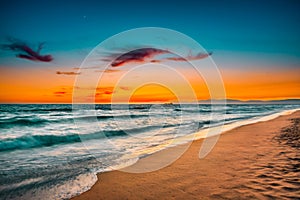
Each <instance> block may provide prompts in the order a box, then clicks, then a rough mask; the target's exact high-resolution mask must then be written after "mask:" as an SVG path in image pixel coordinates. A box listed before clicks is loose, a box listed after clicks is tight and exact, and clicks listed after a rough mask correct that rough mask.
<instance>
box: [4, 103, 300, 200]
mask: <svg viewBox="0 0 300 200" xmlns="http://www.w3.org/2000/svg"><path fill="white" fill-rule="evenodd" d="M299 108H300V105H289V104H281V105H279V104H278V105H277V104H254V105H251V104H230V105H226V106H223V105H214V106H211V105H205V104H203V105H194V104H190V105H189V104H185V105H184V106H183V105H177V104H162V105H160V104H136V105H134V104H130V105H125V104H120V105H113V106H111V105H106V104H105V105H104V104H103V105H102V104H101V105H96V106H94V107H93V106H90V105H77V106H75V107H74V105H73V106H72V105H70V104H15V105H14V104H1V105H0V163H1V164H0V199H69V198H71V197H73V196H76V195H78V194H80V193H82V192H84V191H86V190H88V189H89V188H91V186H92V185H93V184H94V183H95V182H96V181H97V177H96V173H98V172H104V171H110V170H112V169H118V168H122V167H125V166H128V165H131V164H133V163H135V162H136V161H137V160H138V159H140V158H142V157H144V156H147V155H149V154H152V153H154V152H155V151H158V150H161V149H162V148H168V147H170V146H172V145H166V146H163V147H161V146H160V145H161V144H167V143H168V142H169V141H172V140H174V139H179V140H180V138H192V137H187V136H189V135H193V134H194V133H198V134H197V135H196V138H201V137H205V135H201V134H200V133H201V131H203V130H207V129H212V128H215V127H224V130H228V129H231V128H234V127H237V126H240V125H243V124H249V123H254V122H257V121H261V120H266V119H269V118H270V116H272V117H276V116H278V115H280V114H282V113H284V112H286V111H291V110H295V109H299ZM194 138H195V137H194ZM182 142H187V140H186V139H182ZM156 147H159V148H156Z"/></svg>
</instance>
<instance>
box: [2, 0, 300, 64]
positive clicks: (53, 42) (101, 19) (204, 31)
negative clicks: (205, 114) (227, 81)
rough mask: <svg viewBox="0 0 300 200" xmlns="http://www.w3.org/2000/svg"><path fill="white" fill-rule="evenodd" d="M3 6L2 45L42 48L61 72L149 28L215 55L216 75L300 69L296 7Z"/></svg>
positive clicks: (5, 57) (6, 58) (7, 58)
mask: <svg viewBox="0 0 300 200" xmlns="http://www.w3.org/2000/svg"><path fill="white" fill-rule="evenodd" d="M1 4H2V5H1V8H0V17H1V21H0V29H1V33H0V41H1V43H5V38H6V37H7V36H13V37H15V38H18V39H21V40H24V41H27V42H29V43H32V44H36V43H38V42H41V41H45V42H46V47H45V49H44V50H43V51H45V52H46V51H48V52H51V53H53V54H54V55H56V56H57V57H58V58H65V59H61V60H62V64H66V65H67V63H68V61H67V60H70V62H71V60H73V64H70V66H71V65H72V66H73V65H76V64H77V62H80V61H81V60H82V59H83V58H84V57H85V56H86V54H87V52H88V51H89V50H91V48H93V47H94V46H96V45H97V44H98V43H99V42H101V41H103V40H105V39H106V38H108V37H110V36H112V35H114V34H117V33H119V32H122V31H125V30H128V29H132V28H138V27H149V26H150V27H164V28H170V29H174V30H177V31H180V32H182V33H184V34H187V35H188V36H190V37H192V38H194V39H195V40H196V41H198V42H199V43H200V44H201V45H202V46H203V47H204V48H205V49H207V50H209V51H213V52H214V59H215V61H216V62H217V64H218V65H221V68H222V67H237V68H243V67H245V68H246V67H249V66H254V65H255V66H258V65H260V66H263V67H268V66H269V65H271V66H274V64H276V65H278V63H279V65H281V66H282V67H285V68H295V67H299V66H300V65H299V64H300V48H299V46H300V37H299V35H300V26H299V22H300V14H299V13H300V12H298V11H299V8H300V3H299V2H298V1H291V0H287V1H232V0H229V1H103V2H102V1H78V2H77V1H45V2H44V1H31V0H29V1H11V2H10V1H7V2H2V3H1ZM1 54H2V58H0V65H1V62H2V65H3V64H6V65H7V64H9V65H12V66H18V65H26V64H28V65H30V64H31V65H32V63H30V62H28V63H25V64H24V62H23V63H22V62H20V61H18V60H17V59H14V60H12V59H11V58H12V57H14V54H13V53H11V52H4V51H1ZM69 58H70V59H69ZM237 58H243V60H242V61H239V60H241V59H237ZM253 58H256V59H255V61H253ZM74 60H76V62H74ZM252 62H253V64H252ZM56 64H57V63H56ZM33 65H34V64H33Z"/></svg>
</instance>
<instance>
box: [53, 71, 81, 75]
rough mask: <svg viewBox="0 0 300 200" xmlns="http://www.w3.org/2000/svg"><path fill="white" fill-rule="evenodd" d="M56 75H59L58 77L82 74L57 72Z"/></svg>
mask: <svg viewBox="0 0 300 200" xmlns="http://www.w3.org/2000/svg"><path fill="white" fill-rule="evenodd" d="M56 74H58V75H79V74H80V72H62V71H56Z"/></svg>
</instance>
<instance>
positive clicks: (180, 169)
mask: <svg viewBox="0 0 300 200" xmlns="http://www.w3.org/2000/svg"><path fill="white" fill-rule="evenodd" d="M295 117H300V111H295V112H293V113H292V114H289V115H283V116H278V117H276V118H275V119H271V120H268V121H261V122H256V123H252V124H247V125H242V126H238V127H236V128H234V129H231V130H228V131H225V132H222V134H221V137H220V139H219V141H218V143H217V144H216V146H215V147H214V149H213V150H212V152H211V153H210V154H209V155H208V156H207V157H206V158H203V159H201V160H200V159H199V158H198V157H197V155H198V153H199V149H200V147H201V144H202V142H203V139H198V140H195V141H193V142H192V144H191V146H190V147H189V149H188V150H187V151H186V152H185V153H184V154H183V155H182V156H181V157H180V158H179V159H178V160H176V161H175V162H174V163H172V164H171V165H169V166H167V167H165V168H163V169H160V170H158V171H154V172H148V173H137V174H133V173H126V172H122V171H109V172H103V173H98V174H97V177H98V181H97V182H96V183H95V184H94V185H93V187H92V188H91V189H90V190H88V191H86V192H84V193H82V194H80V195H79V196H76V197H73V198H72V199H95V198H97V199H126V198H129V199H132V198H134V199H145V198H147V199H157V198H159V197H160V195H162V194H168V195H167V196H165V198H171V199H176V198H187V199H197V198H204V199H205V198H217V199H222V198H223V197H224V198H225V197H226V196H228V198H264V197H266V195H270V194H268V191H264V189H261V188H260V189H258V190H260V191H261V192H255V191H256V190H257V188H254V189H249V186H248V185H251V183H252V182H251V181H248V182H247V181H246V180H249V177H251V175H249V173H250V174H251V173H254V174H255V173H257V172H256V170H254V171H251V169H248V168H246V169H245V168H244V167H243V166H244V165H245V164H246V163H247V162H249V164H250V165H253V162H251V160H249V159H245V157H247V155H249V154H250V155H249V156H253V152H251V147H253V148H254V150H256V151H257V149H260V148H259V147H260V146H267V147H268V148H272V147H274V144H270V143H272V137H271V138H270V136H272V135H273V134H274V132H280V131H281V129H282V128H284V127H286V126H288V125H289V124H290V121H289V119H291V118H295ZM245 131H246V132H247V133H248V134H247V133H245ZM272 131H273V132H272ZM257 132H261V134H259V133H257ZM249 133H252V134H253V133H255V137H248V136H252V135H251V134H250V135H249ZM272 133H273V134H272ZM237 134H238V136H239V137H236V136H237ZM273 136H274V135H273ZM260 139H261V140H260ZM245 141H246V143H249V142H250V143H251V142H252V144H251V145H250V147H249V146H248V145H246V146H241V147H240V145H239V143H242V144H243V143H245ZM247 141H248V142H247ZM262 141H264V142H265V143H262ZM253 142H254V143H253ZM257 142H258V143H261V145H258V144H257ZM273 142H274V141H273ZM250 143H249V144H250ZM224 145H229V147H226V148H225V147H224ZM279 146H280V145H279ZM178 147H179V148H180V145H179V146H175V147H170V148H168V149H164V150H162V151H159V152H157V153H154V154H152V155H153V156H152V155H149V156H147V157H145V158H142V159H140V160H139V161H138V162H137V163H135V164H134V165H132V166H129V167H127V168H129V169H130V168H134V167H135V166H136V165H140V164H141V163H144V166H146V165H147V163H149V161H153V160H151V158H153V157H157V156H162V155H163V156H166V155H171V154H172V152H173V153H174V152H176V149H178ZM237 147H239V148H241V150H242V152H244V153H242V152H237V151H233V150H234V149H235V148H237ZM268 148H266V149H268ZM262 150H265V149H264V148H263V149H262ZM269 150H270V149H269ZM273 150H274V149H273ZM228 151H230V152H231V153H234V154H236V155H235V156H234V157H233V155H230V154H227V153H224V152H228ZM276 151H277V150H274V152H275V154H276ZM216 152H217V153H216ZM222 152H223V153H222ZM245 152H247V153H245ZM268 152H269V151H267V152H264V151H262V152H261V153H259V152H256V154H257V155H258V157H261V156H262V157H265V156H264V154H265V153H266V154H267V153H268ZM282 152H284V151H282ZM219 154H221V155H222V156H221V157H220V155H219ZM259 155H260V156H259ZM187 158H189V159H187ZM238 158H240V159H241V160H240V162H237V160H236V159H238ZM243 158H244V160H243ZM269 159H270V160H272V158H269ZM230 160H232V161H235V162H233V163H232V164H233V165H234V166H235V165H236V168H242V169H243V170H238V169H232V168H231V167H230V166H232V164H230V165H228V161H230ZM253 160H254V161H255V160H256V159H255V158H254V159H252V161H253ZM244 162H246V163H244ZM216 163H218V164H219V165H215V164H216ZM241 163H243V165H242V166H241ZM254 163H255V162H254ZM227 165H228V166H227ZM191 166H198V167H199V168H200V169H202V170H201V171H200V172H199V170H195V169H194V168H193V167H191ZM213 166H214V167H213ZM220 166H223V167H224V166H226V167H225V168H226V169H227V170H225V171H224V170H221V168H220ZM251 167H253V166H251ZM251 167H250V168H251ZM258 168H259V169H260V167H259V166H254V169H258ZM266 168H267V169H268V167H266ZM125 169H126V168H125ZM214 169H215V172H214V173H213V172H212V171H214ZM230 169H231V170H230ZM220 170H221V171H220ZM245 170H246V172H245ZM247 170H248V174H247ZM249 170H250V172H249ZM262 170H263V171H264V170H265V168H264V167H263V168H262ZM240 171H241V172H240ZM205 172H207V173H205ZM222 172H223V173H222ZM242 172H243V173H242ZM216 173H217V174H218V176H217V177H223V179H224V180H223V183H222V181H218V180H216V178H217V177H216ZM235 173H236V174H235ZM239 173H241V174H242V175H243V176H244V177H246V178H243V179H242V181H246V182H247V184H241V186H242V189H237V188H236V187H237V186H236V184H234V183H233V182H236V181H237V182H241V180H240V179H236V180H235V178H234V177H239ZM179 174H181V175H182V176H180V175H179ZM195 176H196V177H197V178H195ZM247 176H249V177H247ZM184 177H189V179H190V180H186V178H184ZM225 177H226V178H225ZM201 178H202V179H203V180H202V179H201ZM221 179H222V178H221ZM253 179H254V180H252V181H254V182H256V180H255V179H258V180H260V178H259V177H256V178H255V177H254V178H253ZM171 180H177V181H176V182H175V183H174V182H173V181H171ZM170 181H171V182H170ZM292 182H293V181H292ZM195 183H197V184H195ZM217 183H218V184H221V185H220V186H224V184H225V183H226V184H225V185H226V186H227V187H226V188H227V189H225V190H224V188H223V189H217V188H216V185H218V184H217ZM296 183H297V181H296ZM203 184H204V185H207V187H203ZM260 184H262V183H260ZM260 184H259V183H258V184H257V187H260V186H259V185H260ZM278 184H279V183H276V182H275V183H273V185H278ZM201 185H202V186H201ZM230 185H231V187H229V186H230ZM279 185H280V184H279ZM246 186H247V187H246ZM244 187H245V188H246V189H245V188H244ZM252 187H255V184H254V186H253V183H252ZM282 187H283V188H285V189H287V188H288V186H282ZM149 188H151V191H148V189H149ZM182 188H184V190H183V189H182ZM205 188H206V189H205ZM218 188H220V187H218ZM221 188H222V187H221ZM247 188H248V190H249V191H247V192H248V193H249V194H247V195H246V194H245V191H244V190H247ZM186 190H191V191H186ZM232 190H238V191H236V192H237V194H235V195H234V194H232V193H233V192H230V191H232ZM239 190H241V191H239ZM283 190H284V189H283ZM292 190H293V189H292ZM242 191H243V192H242ZM224 192H225V193H224ZM247 192H246V193H247ZM264 192H266V193H267V194H264ZM223 193H224V194H223ZM276 193H277V194H279V193H280V191H279V192H278V191H276ZM299 196H300V195H299ZM226 198H227V197H226Z"/></svg>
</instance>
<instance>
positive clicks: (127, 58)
mask: <svg viewBox="0 0 300 200" xmlns="http://www.w3.org/2000/svg"><path fill="white" fill-rule="evenodd" d="M211 55H212V52H210V53H198V54H196V55H188V56H186V57H180V56H177V55H174V54H173V53H172V52H170V51H168V50H163V49H157V48H141V49H136V50H133V51H129V52H127V53H125V54H122V55H120V56H119V57H117V58H116V59H114V58H115V57H116V54H114V53H111V54H110V55H108V56H107V57H105V58H102V60H103V61H110V60H113V59H114V60H113V61H112V63H111V66H112V67H120V66H123V65H126V64H128V63H142V62H153V63H156V62H157V63H158V62H162V61H176V62H178V61H189V60H200V59H205V58H207V57H209V56H211Z"/></svg>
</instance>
